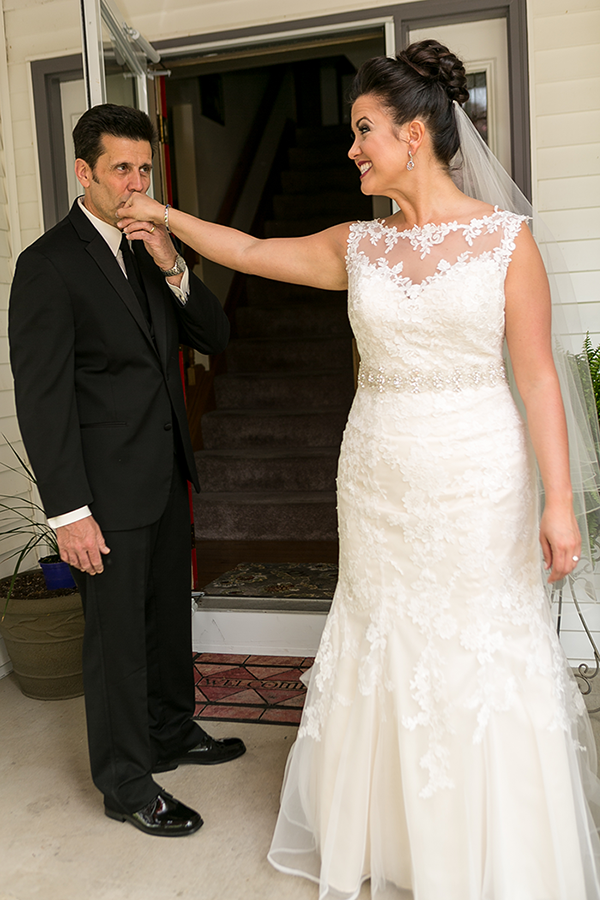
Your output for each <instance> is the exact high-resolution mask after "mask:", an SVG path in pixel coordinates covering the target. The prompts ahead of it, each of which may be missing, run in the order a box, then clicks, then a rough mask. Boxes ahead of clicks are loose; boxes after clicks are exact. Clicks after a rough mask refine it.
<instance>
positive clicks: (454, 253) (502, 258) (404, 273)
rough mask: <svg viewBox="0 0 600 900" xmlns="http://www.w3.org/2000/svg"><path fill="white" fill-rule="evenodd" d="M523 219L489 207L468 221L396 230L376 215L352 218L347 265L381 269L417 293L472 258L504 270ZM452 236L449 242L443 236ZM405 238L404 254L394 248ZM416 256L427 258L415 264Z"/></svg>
mask: <svg viewBox="0 0 600 900" xmlns="http://www.w3.org/2000/svg"><path fill="white" fill-rule="evenodd" d="M524 218H525V217H523V216H517V215H515V214H514V213H511V212H508V211H506V210H500V209H498V207H494V211H493V212H491V213H486V214H485V215H482V216H474V217H473V218H471V219H470V220H469V221H468V222H458V221H456V220H455V221H452V222H442V223H439V224H435V223H431V222H430V223H427V224H425V225H415V226H413V227H412V228H408V229H404V230H402V231H400V230H399V229H398V227H397V226H396V225H386V224H385V223H384V222H383V220H381V219H373V220H371V221H370V222H356V223H353V224H352V225H351V227H350V234H349V236H348V251H347V265H348V266H349V267H351V266H352V264H353V261H354V262H355V264H358V265H366V266H367V267H368V269H369V270H370V271H373V272H375V271H380V272H386V273H387V274H388V275H389V276H390V277H391V279H392V281H393V282H394V284H396V285H397V286H399V287H402V288H404V290H406V291H408V292H409V293H412V292H416V291H420V290H421V289H423V288H425V287H426V286H427V285H429V284H432V282H434V281H436V280H437V279H439V278H440V277H442V276H444V275H447V273H448V272H450V271H455V272H458V271H461V270H463V269H465V267H466V266H470V265H472V264H473V263H475V261H476V260H480V261H489V260H491V261H493V262H494V263H495V264H496V265H498V266H499V268H500V270H502V271H503V273H504V274H506V268H507V266H508V263H509V261H510V255H511V252H512V250H514V238H515V237H516V234H517V232H518V230H519V228H520V226H521V223H522V222H523V220H524ZM452 234H454V238H453V241H452V243H451V244H449V243H448V241H447V238H448V237H449V236H450V235H452ZM407 241H408V242H409V245H410V246H409V247H407V248H406V249H407V250H408V251H409V252H408V255H407V254H406V252H402V251H401V250H400V248H401V246H404V247H406V242H407ZM361 242H362V243H361ZM442 245H443V246H442ZM382 251H383V252H382ZM398 251H400V252H398ZM411 251H412V253H411ZM375 254H377V255H376V256H375ZM413 254H414V256H413ZM418 258H420V260H421V261H423V260H425V259H426V258H428V262H427V263H424V264H423V263H418V262H416V260H417V259H418ZM412 259H414V260H415V263H416V266H415V265H414V264H413V263H412V261H411V260H412ZM394 262H395V264H394Z"/></svg>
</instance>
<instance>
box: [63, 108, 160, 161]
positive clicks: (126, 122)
mask: <svg viewBox="0 0 600 900" xmlns="http://www.w3.org/2000/svg"><path fill="white" fill-rule="evenodd" d="M105 134H111V135H113V137H118V138H129V140H131V141H148V143H149V144H150V146H151V148H152V153H153V154H154V150H155V147H156V131H155V128H154V125H153V124H152V122H151V121H150V117H149V116H148V115H146V113H145V112H142V111H141V110H140V109H133V108H132V107H131V106H117V105H116V104H115V103H101V104H100V105H99V106H92V108H91V109H88V110H87V111H86V112H84V114H83V115H82V117H81V118H80V120H79V122H78V123H77V125H76V126H75V128H74V129H73V143H74V144H75V157H76V158H77V159H84V160H85V161H86V163H87V164H88V166H89V167H90V169H92V171H93V169H94V167H95V165H96V163H97V162H98V157H99V156H101V155H102V154H103V153H104V146H103V144H102V137H103V136H104V135H105Z"/></svg>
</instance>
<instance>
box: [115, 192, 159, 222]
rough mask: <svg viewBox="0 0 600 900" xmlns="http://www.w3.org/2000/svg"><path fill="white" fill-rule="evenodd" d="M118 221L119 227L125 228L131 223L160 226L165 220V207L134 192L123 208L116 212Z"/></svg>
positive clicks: (144, 195)
mask: <svg viewBox="0 0 600 900" xmlns="http://www.w3.org/2000/svg"><path fill="white" fill-rule="evenodd" d="M117 218H118V219H120V222H119V227H120V228H125V227H126V226H127V225H129V224H131V222H152V223H153V224H154V225H162V224H163V222H164V220H165V207H164V206H163V204H162V203H159V202H158V201H157V200H153V199H152V198H151V197H148V196H147V195H146V194H141V193H139V192H138V191H136V192H135V193H134V194H132V195H131V197H130V198H129V200H127V201H126V202H125V203H124V204H123V206H121V207H119V209H118V210H117Z"/></svg>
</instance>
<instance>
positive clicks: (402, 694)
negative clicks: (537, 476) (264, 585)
mask: <svg viewBox="0 0 600 900" xmlns="http://www.w3.org/2000/svg"><path fill="white" fill-rule="evenodd" d="M522 222H523V218H522V217H518V216H516V215H514V214H512V213H508V212H502V211H498V210H496V211H495V212H494V213H493V214H490V215H488V216H484V217H483V218H480V219H475V220H473V221H471V222H469V223H467V224H457V223H456V222H452V223H448V224H445V225H438V226H432V225H427V226H425V227H423V228H419V227H415V228H413V229H412V230H410V231H403V232H398V231H397V230H396V229H395V228H393V227H387V226H385V225H384V224H382V223H381V222H379V221H375V222H359V223H357V224H354V225H352V226H351V227H350V234H349V240H348V255H347V267H348V276H349V311H350V318H351V322H352V326H353V328H354V332H355V335H356V337H357V341H358V346H359V350H360V355H361V369H360V377H359V387H358V391H357V393H356V397H355V400H354V404H353V407H352V410H351V412H350V417H349V420H348V425H347V427H346V431H345V434H344V441H343V445H342V450H341V456H340V463H339V474H338V496H339V500H338V509H339V531H340V576H339V583H338V587H337V590H336V594H335V598H334V601H333V606H332V609H331V612H330V615H329V617H328V620H327V624H326V627H325V631H324V634H323V638H322V641H321V645H320V648H319V652H318V655H317V658H316V660H315V665H314V668H313V670H312V677H311V681H310V686H309V691H308V696H307V700H306V705H305V709H304V714H303V718H302V723H301V726H300V730H299V733H298V739H297V741H296V743H295V745H294V747H293V749H292V752H291V753H290V758H289V760H288V767H287V771H286V776H285V783H284V788H283V793H282V805H281V811H280V814H279V819H278V822H277V828H276V831H275V835H274V838H273V844H272V847H271V851H270V854H269V859H270V861H271V862H272V863H273V865H274V866H275V867H276V868H278V869H280V870H282V871H284V872H289V873H293V874H300V875H304V876H306V877H308V878H311V879H313V880H314V881H317V882H319V884H320V891H319V897H321V898H324V897H327V898H332V900H333V898H343V900H349V898H354V897H357V896H358V894H359V892H360V886H361V883H362V882H363V881H364V880H365V879H367V878H370V879H371V894H372V896H373V897H376V898H377V900H383V898H386V900H387V898H394V900H396V898H403V900H413V898H414V900H597V898H599V897H600V879H599V876H598V869H597V860H598V838H597V835H596V831H595V828H594V825H593V823H592V819H591V815H590V811H589V810H590V802H591V800H592V799H594V798H593V796H592V795H594V794H595V792H596V785H597V782H596V780H595V777H594V776H593V775H592V773H591V771H590V769H595V750H594V745H593V740H592V739H591V735H590V729H589V722H588V719H587V715H586V714H585V709H584V704H583V701H582V698H581V696H580V694H579V691H578V689H577V686H576V685H575V683H574V681H573V680H572V678H571V677H570V675H569V674H568V670H567V666H566V661H565V658H564V656H563V653H562V650H561V648H560V645H559V642H558V640H557V637H556V633H555V629H554V627H553V625H552V622H551V618H550V612H549V605H548V600H547V596H546V592H545V589H544V586H543V579H542V575H541V565H540V551H539V545H538V536H537V531H538V525H537V498H536V489H535V480H534V467H533V460H532V454H531V451H530V448H529V443H528V438H527V436H526V430H525V427H524V424H523V422H522V419H521V417H520V415H519V413H518V411H517V409H516V406H515V404H514V402H513V399H512V396H511V393H510V390H509V387H508V384H507V382H506V378H505V373H504V366H503V360H502V347H503V336H504V278H505V274H506V271H507V267H508V265H509V263H510V257H511V252H512V250H513V249H514V239H515V236H516V235H517V233H518V231H519V229H520V228H521V226H522Z"/></svg>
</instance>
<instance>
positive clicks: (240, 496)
mask: <svg viewBox="0 0 600 900" xmlns="http://www.w3.org/2000/svg"><path fill="white" fill-rule="evenodd" d="M198 497H200V499H202V500H204V502H205V503H232V502H234V503H240V504H241V505H243V506H250V505H253V506H268V505H271V504H274V505H276V506H286V505H290V504H293V503H306V504H309V505H315V504H317V505H322V504H323V503H331V502H332V501H335V491H215V492H212V491H201V492H200V493H199V494H198Z"/></svg>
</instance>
